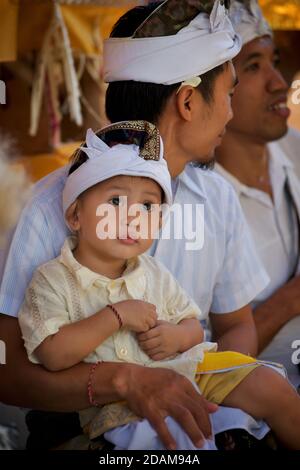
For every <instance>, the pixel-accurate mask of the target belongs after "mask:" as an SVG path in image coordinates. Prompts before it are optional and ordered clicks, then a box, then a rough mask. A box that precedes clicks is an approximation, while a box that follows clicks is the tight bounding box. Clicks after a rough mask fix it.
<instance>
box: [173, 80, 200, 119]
mask: <svg viewBox="0 0 300 470" xmlns="http://www.w3.org/2000/svg"><path fill="white" fill-rule="evenodd" d="M195 93H197V91H196V89H195V88H193V87H192V86H189V85H187V86H184V87H183V88H181V90H179V92H178V94H177V95H176V98H177V109H178V112H179V114H180V116H181V118H182V119H184V120H185V121H191V120H192V110H193V105H194V100H195Z"/></svg>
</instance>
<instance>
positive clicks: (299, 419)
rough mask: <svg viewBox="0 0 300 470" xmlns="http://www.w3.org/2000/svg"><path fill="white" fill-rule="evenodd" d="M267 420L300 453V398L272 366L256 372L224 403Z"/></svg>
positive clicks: (281, 438)
mask: <svg viewBox="0 0 300 470" xmlns="http://www.w3.org/2000/svg"><path fill="white" fill-rule="evenodd" d="M222 404H223V405H225V406H230V407H235V408H241V409H242V410H244V411H246V412H247V413H249V414H250V415H252V416H253V417H255V418H261V419H264V420H265V421H266V422H267V423H268V425H269V426H270V428H271V429H272V430H273V431H274V433H275V434H276V436H277V438H278V439H279V440H280V441H281V442H282V444H283V445H284V446H285V447H288V448H291V449H297V450H300V397H299V395H298V394H297V392H296V391H295V390H294V389H293V388H292V387H291V385H290V384H289V383H288V381H287V380H286V379H284V378H283V377H282V376H281V375H280V374H279V373H277V372H275V371H274V370H272V369H271V368H269V367H266V366H260V367H257V368H256V369H255V370H253V371H252V372H251V373H250V374H249V375H247V377H245V378H244V379H243V381H242V382H241V383H240V384H239V385H237V386H236V388H234V390H232V391H231V392H230V393H229V395H227V396H226V398H225V399H224V400H223V402H222Z"/></svg>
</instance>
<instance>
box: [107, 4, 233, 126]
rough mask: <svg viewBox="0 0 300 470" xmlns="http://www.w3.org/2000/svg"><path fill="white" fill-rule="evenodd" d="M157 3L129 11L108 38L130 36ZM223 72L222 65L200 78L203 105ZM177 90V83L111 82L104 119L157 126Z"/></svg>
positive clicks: (211, 96)
mask: <svg viewBox="0 0 300 470" xmlns="http://www.w3.org/2000/svg"><path fill="white" fill-rule="evenodd" d="M160 3H161V2H155V3H150V4H149V5H146V6H140V7H136V8H133V9H132V10H129V11H128V12H127V13H125V14H124V15H123V16H122V17H121V18H120V19H119V20H118V21H117V23H116V24H115V26H114V28H113V30H112V32H111V35H110V36H111V37H116V38H121V37H130V36H132V35H133V34H134V32H135V30H136V29H137V28H138V27H139V26H140V25H141V24H142V23H143V21H144V20H145V19H146V18H147V17H148V16H149V15H150V14H151V13H152V12H153V11H154V10H155V9H156V8H157V7H158V5H159V4H160ZM204 53H205V52H204ZM224 68H225V64H222V65H220V66H218V67H216V68H214V69H213V70H210V71H209V72H207V73H205V74H203V75H201V80H202V81H201V84H200V85H199V87H198V90H199V92H200V93H201V95H202V97H203V99H204V100H205V102H206V103H207V104H210V103H211V102H212V100H213V91H214V84H215V80H216V78H217V77H218V76H219V75H220V74H221V73H222V72H223V70H224ZM179 86H180V83H176V84H174V85H161V84H157V83H142V82H135V81H133V80H127V81H119V82H112V83H110V84H109V85H108V88H107V92H106V114H107V117H108V119H109V120H110V121H111V122H118V121H126V120H139V119H143V120H146V121H149V122H152V123H154V124H157V122H158V119H159V117H160V116H161V114H162V112H163V111H164V109H165V106H166V103H167V101H168V99H169V98H170V96H171V95H172V94H173V93H174V92H175V90H177V89H178V87H179Z"/></svg>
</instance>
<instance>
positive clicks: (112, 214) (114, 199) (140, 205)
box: [69, 176, 163, 260]
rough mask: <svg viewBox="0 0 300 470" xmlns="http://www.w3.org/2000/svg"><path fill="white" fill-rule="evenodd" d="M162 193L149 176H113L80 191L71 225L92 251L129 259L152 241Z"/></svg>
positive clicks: (158, 222) (159, 217)
mask: <svg viewBox="0 0 300 470" xmlns="http://www.w3.org/2000/svg"><path fill="white" fill-rule="evenodd" d="M162 197H163V191H162V189H161V187H160V186H159V185H158V184H157V183H156V182H155V181H153V180H151V179H149V178H143V177H137V176H134V177H132V176H115V177H113V178H110V179H108V180H106V181H103V182H102V183H99V184H97V185H96V186H93V187H92V188H90V189H89V190H87V191H86V192H85V193H84V194H82V196H81V197H80V198H79V200H78V203H77V207H76V211H75V213H74V216H73V217H74V220H73V221H72V223H71V226H72V228H73V229H75V230H76V231H77V233H78V236H79V243H81V242H83V243H85V245H86V246H87V245H88V247H89V248H90V249H92V251H94V252H95V254H97V255H99V256H101V255H102V256H104V257H105V258H107V257H112V258H114V259H116V258H118V259H124V260H125V259H129V258H131V257H134V256H138V255H139V254H141V253H144V252H146V251H147V250H148V249H149V248H150V246H151V245H152V242H153V238H154V236H155V234H156V233H157V231H158V230H159V228H160V224H161V214H160V205H161V203H162ZM69 223H70V221H69Z"/></svg>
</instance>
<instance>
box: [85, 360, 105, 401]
mask: <svg viewBox="0 0 300 470" xmlns="http://www.w3.org/2000/svg"><path fill="white" fill-rule="evenodd" d="M101 362H102V361H98V362H96V364H93V365H92V367H91V368H90V375H89V381H88V386H87V391H88V398H89V403H90V405H91V406H96V407H97V408H99V407H100V406H101V405H100V404H99V403H97V402H96V400H94V397H93V384H92V380H93V376H94V373H95V370H96V368H97V366H98V365H99V364H101Z"/></svg>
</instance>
